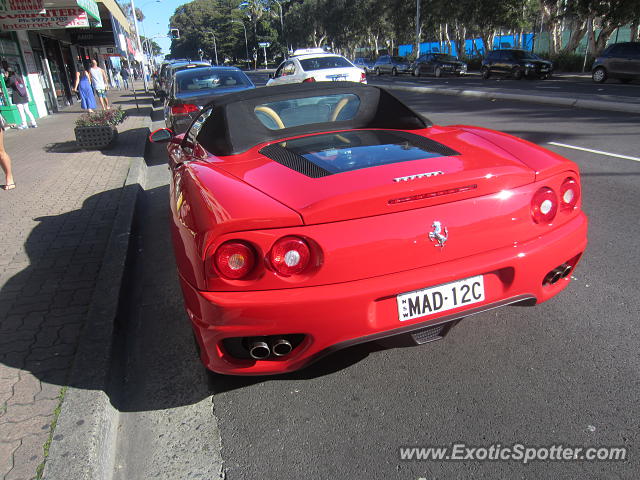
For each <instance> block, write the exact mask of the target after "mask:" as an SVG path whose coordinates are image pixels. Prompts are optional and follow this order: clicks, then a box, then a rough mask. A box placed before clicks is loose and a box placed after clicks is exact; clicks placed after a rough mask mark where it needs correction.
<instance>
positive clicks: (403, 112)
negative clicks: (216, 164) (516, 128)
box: [197, 82, 431, 155]
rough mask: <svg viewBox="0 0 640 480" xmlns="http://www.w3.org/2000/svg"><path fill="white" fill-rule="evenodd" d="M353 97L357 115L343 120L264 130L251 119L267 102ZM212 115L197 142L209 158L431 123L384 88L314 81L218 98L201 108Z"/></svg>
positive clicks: (256, 119) (199, 134)
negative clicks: (316, 136) (330, 134)
mask: <svg viewBox="0 0 640 480" xmlns="http://www.w3.org/2000/svg"><path fill="white" fill-rule="evenodd" d="M341 94H342V95H355V96H357V98H358V100H359V106H358V108H357V111H355V112H354V113H353V115H351V116H350V117H349V118H348V119H346V120H341V119H339V118H338V119H337V120H334V121H324V122H319V123H308V124H304V125H296V126H291V127H286V126H285V127H284V128H275V129H274V128H268V127H267V125H265V123H264V122H263V121H261V120H260V118H259V117H258V116H257V115H256V110H255V109H256V107H259V106H261V105H264V104H266V103H273V102H280V101H284V102H286V101H288V100H292V101H295V100H297V99H304V98H308V97H319V96H333V95H341ZM208 107H212V108H213V111H212V113H211V115H210V116H209V117H208V118H207V120H206V121H205V122H204V124H203V126H202V128H201V129H200V132H199V133H198V136H197V140H198V142H199V143H200V144H201V145H202V146H203V147H204V148H205V149H207V150H208V151H209V152H211V153H212V154H214V155H235V154H238V153H242V152H246V151H247V150H249V149H250V148H251V147H254V146H256V145H258V144H260V143H263V142H269V141H272V140H279V139H282V138H286V137H292V136H297V135H304V134H310V133H320V132H327V131H335V130H348V129H360V128H384V129H394V130H418V129H422V128H426V127H429V126H430V125H431V123H430V122H429V121H428V120H427V119H426V118H424V117H422V116H421V115H420V114H418V113H416V112H414V111H413V110H412V109H410V108H409V107H407V106H406V105H405V104H404V103H402V102H401V101H400V100H398V99H397V98H396V97H394V96H393V95H392V94H391V93H389V92H388V91H387V90H384V89H382V88H379V87H374V86H371V85H363V84H359V83H353V82H318V83H299V84H292V85H278V86H274V87H263V88H256V89H252V90H245V91H242V92H237V93H230V94H228V95H221V96H219V97H216V98H215V99H214V100H212V101H211V102H210V103H209V104H208V105H207V106H206V107H205V109H206V108H208Z"/></svg>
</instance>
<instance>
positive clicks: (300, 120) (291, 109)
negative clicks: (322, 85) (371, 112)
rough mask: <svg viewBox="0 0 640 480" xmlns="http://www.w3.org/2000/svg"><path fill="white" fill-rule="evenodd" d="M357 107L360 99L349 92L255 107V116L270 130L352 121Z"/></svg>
mask: <svg viewBox="0 0 640 480" xmlns="http://www.w3.org/2000/svg"><path fill="white" fill-rule="evenodd" d="M359 107H360V99H359V98H358V96H357V95H354V94H351V93H345V94H339V95H322V96H317V97H306V98H297V99H292V100H282V101H279V102H270V103H264V104H262V105H258V106H256V107H255V108H254V113H255V115H256V117H258V120H260V122H261V123H262V124H263V125H264V126H265V127H267V128H268V129H269V130H280V129H282V128H290V127H297V126H300V125H309V124H313V123H325V122H340V121H344V120H351V119H352V118H353V117H354V116H355V115H356V113H357V112H358V108H359Z"/></svg>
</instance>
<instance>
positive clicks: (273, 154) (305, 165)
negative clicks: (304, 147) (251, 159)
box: [260, 143, 331, 178]
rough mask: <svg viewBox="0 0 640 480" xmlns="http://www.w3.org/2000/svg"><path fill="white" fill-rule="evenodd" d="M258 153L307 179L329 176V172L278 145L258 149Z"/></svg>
mask: <svg viewBox="0 0 640 480" xmlns="http://www.w3.org/2000/svg"><path fill="white" fill-rule="evenodd" d="M260 153H261V154H262V155H264V156H265V157H269V158H270V159H271V160H274V161H276V162H278V163H279V164H281V165H284V166H285V167H289V168H290V169H291V170H295V171H296V172H299V173H302V174H303V175H306V176H307V177H311V178H321V177H326V176H328V175H331V172H329V171H328V170H325V169H324V168H322V167H319V166H318V165H316V164H315V163H313V162H311V161H309V160H307V159H306V158H304V157H303V156H301V155H298V154H297V153H294V152H292V151H290V150H287V149H286V148H285V147H283V146H282V145H280V144H279V143H273V144H271V145H267V146H266V147H264V148H262V149H260Z"/></svg>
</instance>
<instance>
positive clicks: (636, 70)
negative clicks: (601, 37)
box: [591, 42, 640, 83]
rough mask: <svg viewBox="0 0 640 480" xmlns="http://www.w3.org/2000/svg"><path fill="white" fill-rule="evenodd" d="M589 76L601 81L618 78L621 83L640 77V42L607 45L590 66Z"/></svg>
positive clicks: (597, 81)
mask: <svg viewBox="0 0 640 480" xmlns="http://www.w3.org/2000/svg"><path fill="white" fill-rule="evenodd" d="M591 78H593V81H594V82H596V83H602V82H604V81H606V80H607V78H618V79H619V80H620V81H621V82H623V83H628V82H630V81H631V80H634V79H636V80H639V79H640V42H623V43H616V44H613V45H610V46H609V47H607V48H606V49H605V50H604V51H603V52H602V54H601V55H600V56H599V57H598V58H596V60H595V61H594V62H593V65H592V66H591Z"/></svg>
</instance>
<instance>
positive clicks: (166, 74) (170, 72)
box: [158, 60, 211, 100]
mask: <svg viewBox="0 0 640 480" xmlns="http://www.w3.org/2000/svg"><path fill="white" fill-rule="evenodd" d="M209 65H211V64H210V63H209V62H205V61H190V60H187V61H177V62H172V63H170V64H168V65H167V66H166V67H165V68H164V70H163V71H162V73H161V75H160V77H159V80H158V82H159V88H158V97H160V98H161V99H163V100H164V99H165V98H166V96H167V95H168V93H169V87H171V83H172V82H173V76H174V75H175V74H176V72H179V71H180V70H184V69H186V68H195V67H202V66H209Z"/></svg>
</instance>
